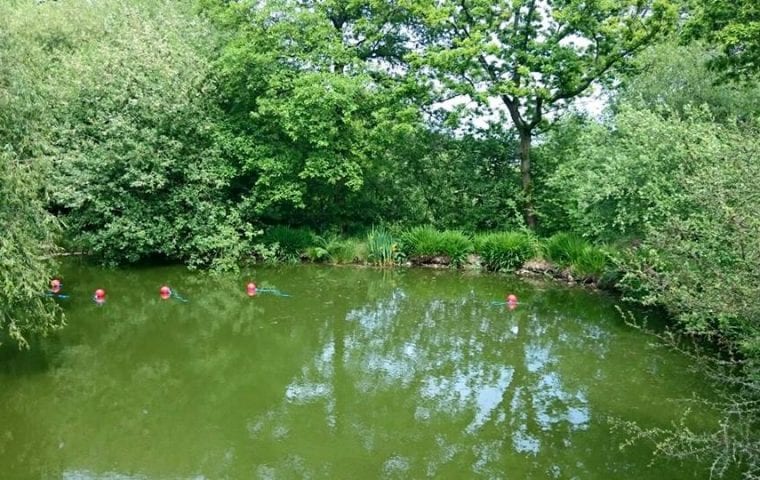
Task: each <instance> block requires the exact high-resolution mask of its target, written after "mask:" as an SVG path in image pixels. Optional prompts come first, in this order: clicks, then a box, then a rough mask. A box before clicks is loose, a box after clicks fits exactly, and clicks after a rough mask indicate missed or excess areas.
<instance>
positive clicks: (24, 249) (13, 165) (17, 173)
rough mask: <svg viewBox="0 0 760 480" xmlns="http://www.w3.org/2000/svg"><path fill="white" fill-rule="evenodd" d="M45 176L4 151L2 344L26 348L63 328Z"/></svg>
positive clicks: (0, 191)
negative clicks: (50, 293)
mask: <svg viewBox="0 0 760 480" xmlns="http://www.w3.org/2000/svg"><path fill="white" fill-rule="evenodd" d="M42 174H43V172H42V171H41V169H40V168H39V167H38V168H35V167H33V165H31V164H28V163H24V162H21V161H19V160H18V158H17V157H16V155H15V154H14V153H13V152H12V151H10V150H8V149H0V226H2V230H3V233H2V235H0V344H2V343H5V342H4V340H7V339H10V340H11V341H13V342H14V343H16V344H17V345H18V346H19V347H20V348H21V347H28V345H29V343H28V342H29V338H30V336H31V335H34V334H42V335H44V334H46V333H48V332H49V331H51V330H53V329H55V328H58V327H60V326H62V325H63V317H62V315H61V312H60V310H59V309H58V308H57V307H56V305H55V303H54V301H53V300H52V299H51V298H47V297H45V293H46V292H47V290H48V282H49V281H50V279H51V278H52V276H53V274H54V273H55V271H54V264H53V262H52V259H51V255H52V253H53V252H54V251H55V246H54V244H55V239H56V236H57V234H58V232H59V228H60V227H59V224H58V222H57V221H56V219H55V218H54V217H53V216H52V215H50V214H49V213H47V212H46V211H45V208H44V196H43V195H42V192H44V190H43V187H42V181H41V180H43V177H42Z"/></svg>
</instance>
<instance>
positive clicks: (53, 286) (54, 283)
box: [50, 278, 61, 293]
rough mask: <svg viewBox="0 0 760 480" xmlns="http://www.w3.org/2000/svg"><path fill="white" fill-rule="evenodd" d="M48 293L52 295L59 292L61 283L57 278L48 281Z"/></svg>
mask: <svg viewBox="0 0 760 480" xmlns="http://www.w3.org/2000/svg"><path fill="white" fill-rule="evenodd" d="M50 291H51V292H53V293H58V292H60V291H61V281H60V280H58V279H57V278H54V279H52V280H51V281H50Z"/></svg>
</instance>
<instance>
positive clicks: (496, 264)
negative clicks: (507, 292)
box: [475, 232, 538, 272]
mask: <svg viewBox="0 0 760 480" xmlns="http://www.w3.org/2000/svg"><path fill="white" fill-rule="evenodd" d="M475 251H476V252H477V253H478V254H479V255H480V257H481V261H482V263H483V267H485V268H486V270H491V271H494V272H498V271H501V270H515V269H517V268H519V267H520V266H521V265H522V264H523V263H525V262H526V261H527V260H530V259H531V258H533V257H534V256H535V255H536V253H537V252H538V243H537V240H536V238H535V237H533V235H530V234H528V233H523V232H498V233H487V234H483V235H478V236H477V237H475Z"/></svg>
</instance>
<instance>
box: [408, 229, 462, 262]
mask: <svg viewBox="0 0 760 480" xmlns="http://www.w3.org/2000/svg"><path fill="white" fill-rule="evenodd" d="M401 248H402V251H403V252H404V253H405V254H406V255H407V257H428V256H429V257H434V256H441V255H443V256H446V257H449V259H450V261H451V264H452V265H454V266H459V265H461V264H462V263H464V262H465V260H466V259H467V254H469V253H470V252H471V251H472V249H473V244H472V240H470V238H469V237H468V236H467V235H465V234H464V233H462V232H460V231H457V230H444V231H443V232H439V231H437V230H435V229H434V228H432V227H415V228H412V229H410V230H407V231H406V232H404V233H403V234H402V236H401Z"/></svg>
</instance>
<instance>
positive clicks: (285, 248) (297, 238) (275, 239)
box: [263, 226, 315, 262]
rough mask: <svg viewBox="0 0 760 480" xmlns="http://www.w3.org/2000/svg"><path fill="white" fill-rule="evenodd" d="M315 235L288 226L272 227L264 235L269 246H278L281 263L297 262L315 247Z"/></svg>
mask: <svg viewBox="0 0 760 480" xmlns="http://www.w3.org/2000/svg"><path fill="white" fill-rule="evenodd" d="M314 240H315V239H314V235H313V234H312V233H311V232H310V231H309V230H307V229H305V228H292V227H286V226H276V227H272V228H270V229H269V230H267V231H266V232H265V233H264V237H263V241H264V244H266V245H268V246H273V245H276V246H277V256H278V259H279V260H281V261H289V262H297V261H299V260H300V258H301V256H302V255H306V253H307V249H309V247H311V246H313V245H314Z"/></svg>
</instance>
